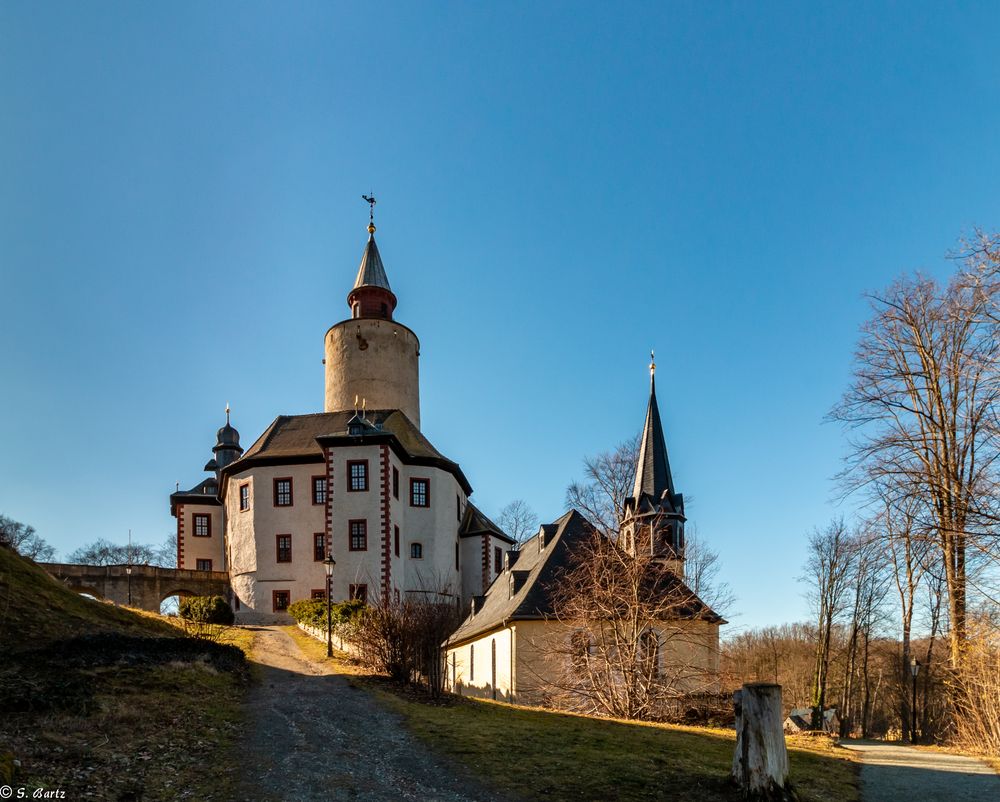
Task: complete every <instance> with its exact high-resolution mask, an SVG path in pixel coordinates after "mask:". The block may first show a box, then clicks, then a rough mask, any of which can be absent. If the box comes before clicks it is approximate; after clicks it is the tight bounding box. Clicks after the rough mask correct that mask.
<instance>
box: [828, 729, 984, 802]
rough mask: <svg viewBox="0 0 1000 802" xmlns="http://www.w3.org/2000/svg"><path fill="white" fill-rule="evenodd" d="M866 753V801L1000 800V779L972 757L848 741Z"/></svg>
mask: <svg viewBox="0 0 1000 802" xmlns="http://www.w3.org/2000/svg"><path fill="white" fill-rule="evenodd" d="M843 745H844V746H846V747H847V748H848V749H854V750H855V751H857V752H860V753H861V759H862V765H861V799H862V800H863V802H897V800H907V799H909V800H919V802H980V801H981V800H987V799H998V800H1000V777H998V776H997V775H996V773H995V772H994V771H993V770H992V769H991V768H990V767H989V766H987V765H986V764H985V763H983V762H982V761H980V760H976V759H975V758H972V757H962V756H961V755H948V754H945V753H943V752H933V751H929V750H924V749H914V748H913V747H910V746H900V745H898V744H887V743H881V742H873V741H853V742H849V741H844V742H843Z"/></svg>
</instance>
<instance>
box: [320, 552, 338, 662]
mask: <svg viewBox="0 0 1000 802" xmlns="http://www.w3.org/2000/svg"><path fill="white" fill-rule="evenodd" d="M336 565H337V561H336V560H335V559H333V552H327V555H326V559H325V560H323V566H324V567H325V568H326V656H327V657H333V613H332V606H331V605H332V604H333V600H332V599H331V598H330V597H331V596H332V595H333V594H332V593H331V587H332V584H333V583H332V581H331V580H332V579H333V569H334V567H335V566H336Z"/></svg>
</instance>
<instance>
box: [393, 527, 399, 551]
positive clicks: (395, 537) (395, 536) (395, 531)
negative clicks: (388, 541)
mask: <svg viewBox="0 0 1000 802" xmlns="http://www.w3.org/2000/svg"><path fill="white" fill-rule="evenodd" d="M392 538H393V544H394V546H395V552H396V556H397V557H398V556H399V527H398V526H397V527H395V529H393V534H392Z"/></svg>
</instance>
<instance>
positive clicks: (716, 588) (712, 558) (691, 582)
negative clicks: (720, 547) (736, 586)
mask: <svg viewBox="0 0 1000 802" xmlns="http://www.w3.org/2000/svg"><path fill="white" fill-rule="evenodd" d="M721 571H722V562H721V560H720V558H719V553H718V552H717V551H714V550H713V549H711V548H709V547H708V545H707V544H706V543H705V541H703V540H702V539H701V537H700V536H699V534H698V530H697V528H696V527H693V526H692V527H689V528H688V530H687V532H686V533H685V538H684V581H685V582H686V583H687V586H688V587H689V588H691V590H692V592H693V593H694V594H695V595H696V596H697V597H698V598H699V599H701V600H702V601H703V602H705V604H707V605H708V606H709V607H711V608H712V609H713V610H715V612H717V613H718V614H719V615H721V616H724V617H725V616H727V615H729V614H730V612H731V610H732V609H733V607H734V606H735V605H736V595H735V594H734V593H733V590H732V588H731V587H730V586H729V583H728V582H725V581H723V580H722V578H721Z"/></svg>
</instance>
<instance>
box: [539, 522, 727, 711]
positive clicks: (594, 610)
mask: <svg viewBox="0 0 1000 802" xmlns="http://www.w3.org/2000/svg"><path fill="white" fill-rule="evenodd" d="M550 590H551V592H552V594H553V610H554V617H555V619H556V620H557V621H558V622H559V624H561V625H562V626H561V627H560V628H559V629H558V630H556V631H557V632H559V633H561V634H558V635H555V636H553V635H552V634H551V632H552V631H551V630H550V632H549V633H548V634H547V635H546V636H545V638H546V639H545V642H544V643H541V644H537V645H538V646H539V647H540V651H542V652H543V653H544V654H545V655H546V659H547V660H549V661H550V663H549V665H553V664H554V665H555V666H556V669H555V670H554V671H551V670H550V671H546V672H545V673H544V674H540V675H539V679H540V680H541V681H542V683H543V685H544V686H545V688H546V689H547V691H548V694H549V696H550V699H551V700H552V701H553V702H555V703H556V704H558V705H559V706H564V707H569V708H571V709H578V710H583V711H587V712H591V713H598V714H602V715H609V716H614V717H618V718H627V719H655V718H663V717H665V716H668V715H669V714H670V713H669V711H670V707H671V703H672V702H676V701H677V700H679V699H681V698H684V697H686V696H688V695H690V694H696V693H700V692H704V691H706V690H709V689H714V685H715V672H714V667H713V666H710V665H709V664H708V663H713V665H714V657H707V655H709V654H710V653H711V652H712V651H713V650H714V647H715V635H714V632H715V631H714V628H713V627H712V626H711V625H712V624H715V623H716V622H718V620H719V619H718V616H716V615H715V614H714V613H712V611H711V610H709V609H708V608H707V607H706V606H705V605H703V604H702V603H701V601H700V600H699V599H698V598H697V597H696V596H695V595H694V594H693V593H692V592H691V590H690V589H689V588H688V587H687V586H686V585H684V583H683V582H681V581H679V580H678V578H677V576H676V574H674V573H673V571H671V570H670V569H669V568H668V567H667V565H666V563H665V562H664V561H663V560H660V559H657V558H655V557H652V556H650V555H649V554H648V553H644V552H643V551H642V550H640V552H639V553H638V554H633V553H629V552H628V551H626V550H625V549H623V548H621V547H620V546H619V545H618V544H617V543H616V542H615V540H613V539H612V538H609V537H607V536H606V535H605V534H604V533H602V532H599V531H597V530H594V531H593V533H592V537H590V538H589V539H588V540H586V541H584V542H582V543H580V544H578V545H576V546H575V547H574V550H573V552H572V553H571V555H570V562H569V564H568V565H567V567H566V568H565V569H564V570H563V571H562V572H560V574H559V575H558V578H557V580H556V581H555V583H554V584H553V587H552V588H551V589H550Z"/></svg>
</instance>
